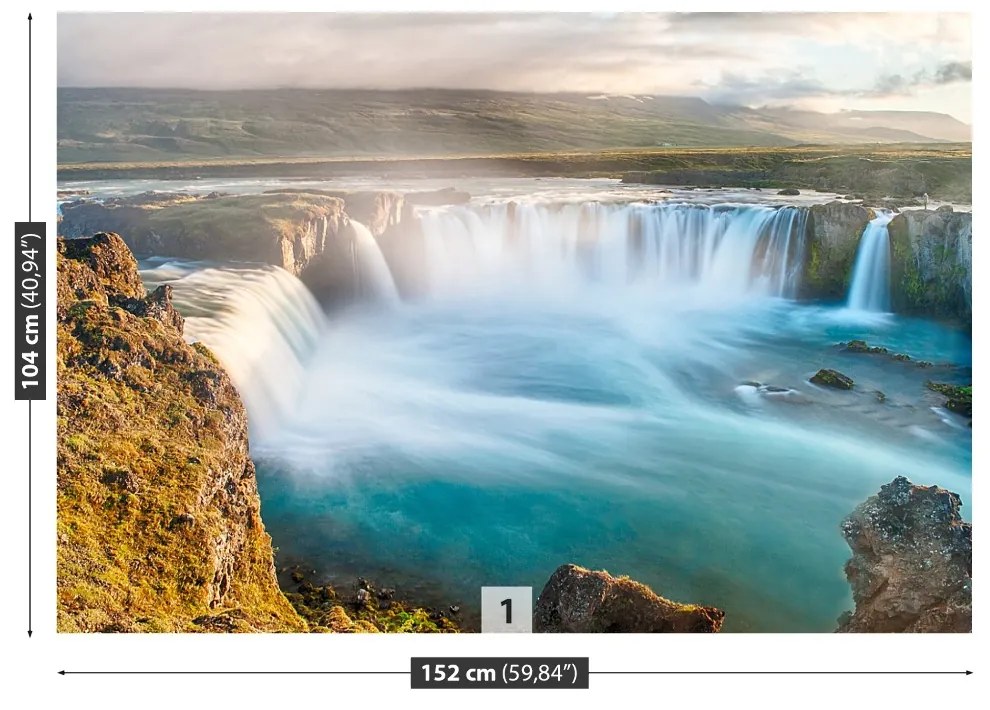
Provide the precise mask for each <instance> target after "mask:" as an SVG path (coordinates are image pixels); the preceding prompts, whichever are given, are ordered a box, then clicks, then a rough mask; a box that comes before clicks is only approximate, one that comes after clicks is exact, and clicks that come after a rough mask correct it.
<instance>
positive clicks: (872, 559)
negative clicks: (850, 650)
mask: <svg viewBox="0 0 990 710" xmlns="http://www.w3.org/2000/svg"><path fill="white" fill-rule="evenodd" d="M961 506H962V502H961V501H960V499H959V496H958V495H956V494H955V493H952V492H950V491H947V490H945V489H943V488H938V487H937V486H931V487H925V486H916V485H914V484H912V483H911V482H910V481H909V480H908V479H906V478H904V477H903V476H898V477H897V478H895V479H894V480H893V481H892V482H891V483H888V484H887V485H885V486H882V487H881V488H880V492H879V493H878V494H877V495H875V496H872V497H871V498H869V499H867V500H866V501H865V502H864V503H862V504H861V505H860V506H859V507H857V508H856V510H854V511H853V512H852V514H850V515H849V517H847V518H846V519H845V520H844V521H843V522H842V534H843V536H845V538H846V542H848V543H849V547H850V548H852V553H853V556H852V559H850V560H849V562H848V563H846V577H848V579H849V583H850V584H851V585H852V591H853V600H854V601H855V602H856V609H855V610H854V611H852V612H846V613H845V614H843V616H842V617H841V618H840V619H839V629H838V630H839V631H868V632H881V633H889V632H900V631H908V632H968V631H971V630H972V626H973V599H972V594H973V590H972V570H973V528H972V525H970V524H969V523H966V522H963V520H962V517H961V516H960V514H959V509H960V507H961Z"/></svg>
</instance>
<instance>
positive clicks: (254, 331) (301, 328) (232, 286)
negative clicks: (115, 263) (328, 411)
mask: <svg viewBox="0 0 990 710" xmlns="http://www.w3.org/2000/svg"><path fill="white" fill-rule="evenodd" d="M141 276H142V279H143V280H144V282H145V284H146V285H147V286H150V287H153V286H154V285H155V284H157V283H163V282H168V283H170V284H171V285H172V288H173V301H174V303H175V307H176V308H177V309H178V310H179V312H180V313H182V314H183V315H184V316H185V320H186V323H185V336H186V339H187V340H189V341H190V342H196V341H202V342H203V343H205V344H206V345H207V346H209V348H210V349H211V350H213V352H214V353H216V355H217V357H219V358H220V361H221V362H222V363H223V364H224V367H226V369H227V371H228V372H229V373H230V376H231V378H232V379H233V381H234V383H235V384H236V385H237V386H238V388H239V389H240V391H241V394H242V395H243V396H244V398H245V400H246V404H247V407H248V412H249V414H250V423H251V432H252V434H253V435H258V436H259V437H260V438H262V439H263V438H264V437H265V435H266V434H268V433H269V432H272V431H274V430H276V429H278V427H279V424H280V422H282V421H284V419H285V417H286V416H287V414H288V412H289V411H290V410H291V408H292V406H293V405H294V403H295V402H296V401H297V400H298V397H299V394H300V391H301V389H302V388H303V386H304V385H305V383H306V378H307V375H306V366H307V360H308V358H309V356H310V355H311V354H312V352H313V350H314V348H315V347H316V344H317V343H318V342H319V341H320V339H321V337H322V335H323V332H324V329H325V327H326V321H325V316H324V315H323V312H322V311H321V310H320V307H319V304H317V303H316V300H315V299H314V298H313V296H312V294H310V292H309V291H308V290H307V289H306V287H305V286H304V285H303V283H302V282H301V281H300V280H299V279H297V278H296V277H295V276H293V275H292V274H290V273H288V272H287V271H284V270H283V269H280V268H278V267H277V266H262V267H253V268H246V267H245V268H223V269H220V268H205V269H196V265H195V264H190V263H188V262H187V263H181V262H166V263H164V264H161V265H158V266H156V267H155V268H151V269H145V270H143V271H142V272H141Z"/></svg>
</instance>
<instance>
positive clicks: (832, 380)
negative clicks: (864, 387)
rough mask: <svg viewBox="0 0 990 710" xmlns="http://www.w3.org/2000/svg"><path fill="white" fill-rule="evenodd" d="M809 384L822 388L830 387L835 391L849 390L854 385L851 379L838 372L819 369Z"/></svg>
mask: <svg viewBox="0 0 990 710" xmlns="http://www.w3.org/2000/svg"><path fill="white" fill-rule="evenodd" d="M811 382H813V383H814V384H816V385H821V386H822V387H831V388H832V389H837V390H851V389H852V388H853V386H854V385H855V384H856V383H855V382H853V380H852V378H851V377H848V376H847V375H843V374H842V373H841V372H839V371H838V370H829V369H827V368H826V369H821V370H819V371H818V372H816V373H815V374H814V376H813V377H812V378H811Z"/></svg>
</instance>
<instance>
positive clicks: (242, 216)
mask: <svg viewBox="0 0 990 710" xmlns="http://www.w3.org/2000/svg"><path fill="white" fill-rule="evenodd" d="M346 224H347V216H346V215H345V213H344V201H343V200H341V199H340V198H337V197H329V196H326V195H315V194H302V193H272V194H263V195H237V196H231V195H216V194H211V195H208V196H206V197H193V196H190V195H185V194H165V193H147V194H144V195H138V196H135V197H126V198H116V199H111V200H105V201H103V202H95V201H89V200H80V201H76V202H71V203H68V204H66V205H63V207H62V221H61V223H60V225H59V234H60V235H62V236H65V237H70V238H72V237H80V236H86V235H89V234H93V233H95V232H100V231H112V232H116V233H118V234H121V235H124V239H125V241H126V242H127V245H128V246H129V247H130V248H131V249H132V250H133V251H134V252H135V253H137V254H142V255H145V254H147V255H150V254H154V255H156V256H174V257H179V258H184V259H206V260H223V261H232V260H233V261H237V260H240V261H260V262H265V263H268V264H275V265H276V266H281V267H282V268H283V269H285V270H286V271H289V272H291V273H293V274H296V275H297V276H298V275H299V274H300V273H302V271H303V270H304V269H305V268H306V267H307V266H308V265H309V264H310V263H311V262H312V260H313V259H314V258H315V257H317V256H319V255H320V254H322V253H323V251H324V250H325V249H326V248H327V245H328V244H329V243H331V242H332V241H333V240H334V239H335V238H336V237H337V235H338V234H339V232H340V230H341V227H342V226H344V225H346Z"/></svg>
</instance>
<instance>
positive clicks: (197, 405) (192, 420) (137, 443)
mask: <svg viewBox="0 0 990 710" xmlns="http://www.w3.org/2000/svg"><path fill="white" fill-rule="evenodd" d="M57 259H58V308H57V314H58V324H57V328H58V358H57V365H58V380H59V388H58V497H57V500H58V563H57V564H58V628H59V630H60V631H255V630H260V631H304V630H306V624H305V622H304V621H303V620H302V619H301V618H300V617H299V616H298V615H297V614H296V613H295V611H294V610H293V608H292V606H291V605H290V604H289V603H288V601H287V600H286V599H285V597H284V596H283V595H282V593H281V592H280V591H279V588H278V584H277V581H276V577H275V569H274V565H273V561H272V546H271V538H270V537H269V536H268V534H267V533H266V532H265V529H264V526H263V524H262V521H261V517H260V512H259V509H260V503H259V498H258V491H257V485H256V480H255V471H254V464H253V462H252V461H251V458H250V456H249V455H248V438H247V416H246V413H245V410H244V406H243V404H242V403H241V400H240V397H239V396H238V394H237V391H236V390H235V388H234V386H233V384H232V383H231V381H230V379H229V378H228V376H227V374H226V373H225V372H224V371H223V369H222V368H221V367H220V365H219V363H218V362H217V361H216V359H215V358H214V357H213V356H212V354H210V352H209V351H208V350H207V349H206V348H204V347H202V346H200V345H195V346H190V345H188V344H187V343H186V342H185V341H184V340H183V337H182V319H181V317H180V316H179V314H178V313H176V312H175V310H174V308H172V305H171V299H170V296H171V293H170V291H169V290H168V288H165V287H163V288H160V289H158V290H157V291H156V292H155V293H153V294H151V295H147V294H146V293H145V291H144V288H143V287H142V285H141V281H140V278H139V276H138V272H137V264H136V262H135V260H134V257H133V256H132V255H131V253H130V251H129V250H128V248H127V247H126V245H125V244H124V242H123V240H122V239H121V238H120V237H119V236H117V235H116V234H106V233H102V234H97V235H96V236H94V237H91V238H88V239H78V240H69V241H63V240H60V241H59V243H58V256H57Z"/></svg>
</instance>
